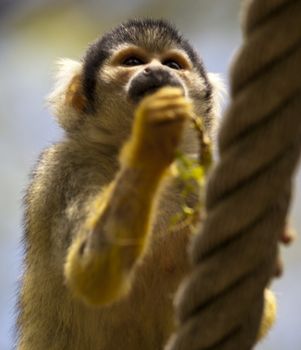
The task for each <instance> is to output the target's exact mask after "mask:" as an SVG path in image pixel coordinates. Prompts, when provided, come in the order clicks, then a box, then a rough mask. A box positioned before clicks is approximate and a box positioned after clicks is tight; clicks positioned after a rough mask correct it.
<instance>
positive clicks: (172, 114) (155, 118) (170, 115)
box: [150, 107, 190, 125]
mask: <svg viewBox="0 0 301 350" xmlns="http://www.w3.org/2000/svg"><path fill="white" fill-rule="evenodd" d="M189 116H190V113H189V111H187V110H186V108H180V107H179V108H177V109H171V110H165V111H162V110H161V111H158V112H154V113H153V114H152V118H151V120H150V122H151V123H153V124H156V125H158V124H171V123H175V122H181V123H183V122H184V121H185V120H187V119H188V118H189Z"/></svg>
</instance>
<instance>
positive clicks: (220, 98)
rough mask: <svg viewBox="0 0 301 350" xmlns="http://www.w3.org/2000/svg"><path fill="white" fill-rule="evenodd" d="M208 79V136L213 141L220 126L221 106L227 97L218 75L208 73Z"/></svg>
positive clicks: (222, 82)
mask: <svg viewBox="0 0 301 350" xmlns="http://www.w3.org/2000/svg"><path fill="white" fill-rule="evenodd" d="M208 79H209V82H210V84H211V87H212V95H211V106H212V108H211V128H210V129H211V130H210V136H211V138H212V139H215V138H216V133H217V130H218V126H219V124H220V119H221V114H222V105H223V102H224V100H225V99H226V97H227V91H226V86H225V83H224V81H223V79H222V78H221V76H220V75H219V74H216V73H208Z"/></svg>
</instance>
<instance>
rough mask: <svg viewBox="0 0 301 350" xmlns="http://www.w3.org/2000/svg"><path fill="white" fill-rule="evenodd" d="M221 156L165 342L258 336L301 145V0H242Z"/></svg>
mask: <svg viewBox="0 0 301 350" xmlns="http://www.w3.org/2000/svg"><path fill="white" fill-rule="evenodd" d="M245 5H246V6H245V7H246V8H245V13H244V17H243V24H242V26H243V30H244V43H243V45H242V47H241V49H240V51H239V53H238V54H237V56H236V60H235V63H234V65H233V67H232V70H231V79H230V80H231V103H230V106H229V108H228V110H227V112H226V114H225V117H224V121H223V123H222V126H221V130H220V133H219V140H218V141H219V152H220V161H219V163H218V164H217V165H216V167H215V169H214V170H213V171H212V174H211V176H210V179H209V181H208V185H207V197H206V209H207V218H206V221H205V223H204V225H203V228H202V232H201V233H200V234H199V235H197V236H195V237H194V240H193V242H192V245H191V249H190V256H191V261H192V264H193V265H194V270H193V272H192V273H191V275H190V276H189V277H188V278H187V279H186V280H185V281H184V282H183V284H182V285H181V286H180V288H179V291H178V293H177V297H176V309H177V316H178V320H179V325H180V327H179V330H178V333H177V334H175V335H174V336H173V337H172V338H171V339H170V342H169V343H168V345H167V347H166V349H167V350H249V349H251V348H252V346H253V345H254V343H255V340H256V335H257V333H258V327H259V323H260V320H261V315H262V308H263V291H264V289H265V287H266V285H267V283H268V282H269V280H270V278H271V276H272V274H273V270H274V264H275V259H276V256H277V250H278V238H279V236H280V234H281V232H282V231H283V229H284V225H285V219H286V215H287V210H288V207H289V202H290V197H291V188H292V184H291V181H292V176H293V173H294V170H295V168H296V165H297V162H298V159H299V156H300V150H301V30H300V23H301V0H294V1H293V0H253V1H250V0H248V1H246V2H245Z"/></svg>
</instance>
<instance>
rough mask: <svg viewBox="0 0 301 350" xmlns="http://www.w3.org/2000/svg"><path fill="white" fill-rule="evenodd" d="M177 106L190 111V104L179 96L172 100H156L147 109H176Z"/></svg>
mask: <svg viewBox="0 0 301 350" xmlns="http://www.w3.org/2000/svg"><path fill="white" fill-rule="evenodd" d="M179 106H186V107H187V108H189V109H192V103H191V102H190V101H188V100H187V99H186V98H185V97H183V96H179V97H177V98H172V99H156V100H154V101H153V102H152V103H151V104H150V105H149V106H148V108H149V109H160V108H168V107H169V108H173V107H174V108H176V107H179Z"/></svg>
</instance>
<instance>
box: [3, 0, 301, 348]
mask: <svg viewBox="0 0 301 350" xmlns="http://www.w3.org/2000/svg"><path fill="white" fill-rule="evenodd" d="M240 3H241V0H227V1H220V0H197V1H196V0H185V1H183V0H169V1H162V0H152V1H151V0H139V1H138V0H123V1H116V0H111V1H108V2H105V1H102V0H85V1H80V0H78V1H76V0H74V1H63V0H57V1H55V0H51V1H50V0H49V1H46V0H0V159H2V161H1V172H0V176H1V181H0V281H1V283H0V350H9V349H12V347H13V334H14V323H15V313H16V312H15V303H16V293H17V289H18V280H19V278H20V275H21V272H22V258H21V257H22V245H21V239H22V208H21V199H22V196H23V194H24V190H25V188H26V186H27V183H28V179H29V172H30V170H31V169H32V167H33V164H34V163H35V161H36V159H37V157H38V155H39V153H40V152H41V150H42V149H43V148H45V147H47V146H48V145H50V144H51V143H53V142H55V141H56V140H57V139H59V138H60V135H61V131H60V130H59V128H58V127H57V125H56V124H55V122H54V120H53V119H52V117H51V116H50V115H49V112H48V111H47V109H46V108H45V103H44V98H45V95H47V93H49V91H50V89H51V84H52V74H53V62H54V61H55V59H57V58H58V57H69V58H74V59H78V58H80V57H81V55H82V54H83V52H84V50H85V48H86V46H87V44H88V43H89V42H91V41H92V40H93V39H94V38H95V37H97V36H98V35H100V34H101V33H103V32H104V31H106V30H109V29H110V28H111V27H112V26H114V25H115V24H118V23H120V22H121V21H124V20H126V19H128V18H130V17H141V16H142V17H146V16H148V17H155V18H167V19H169V20H171V21H172V22H173V23H174V24H176V26H177V27H178V28H179V29H180V30H181V31H182V32H183V33H184V34H185V36H186V37H188V38H189V39H190V41H191V42H192V44H193V45H195V46H196V48H197V50H198V51H199V53H200V54H201V55H202V57H203V60H204V62H205V65H206V67H207V69H208V70H209V71H212V72H217V73H220V74H222V75H223V76H224V78H225V80H226V81H227V75H226V71H227V67H228V65H229V62H230V61H231V58H232V56H233V53H234V52H235V49H236V48H237V47H238V46H239V44H240V40H241V36H240V30H239V16H238V14H239V6H240ZM288 35H289V33H288ZM295 185H296V186H295V191H294V192H295V195H294V202H293V205H292V209H291V221H292V223H293V225H294V227H295V228H296V230H297V231H301V217H300V215H298V212H300V206H301V192H300V191H301V175H300V172H299V173H298V175H297V179H296V182H295ZM283 257H284V261H285V274H284V276H283V277H282V278H281V279H280V280H278V281H275V282H274V283H273V289H274V291H275V292H276V294H277V296H278V302H279V311H278V322H277V324H276V326H275V327H274V329H273V331H272V332H271V333H270V334H269V335H268V337H267V338H266V339H265V340H264V341H263V342H262V343H260V344H259V345H258V347H257V348H258V349H261V350H272V349H273V350H278V349H282V350H283V349H289V350H297V349H301V332H300V324H301V298H300V296H301V278H300V277H301V243H300V239H299V240H298V239H297V241H296V243H295V244H294V245H293V246H292V247H290V248H289V249H285V250H283ZM37 288H39V286H37ZM45 350H46V349H45ZM83 350H84V349H83Z"/></svg>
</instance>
